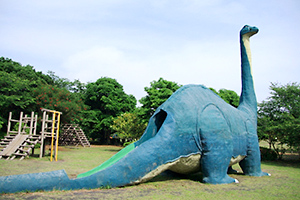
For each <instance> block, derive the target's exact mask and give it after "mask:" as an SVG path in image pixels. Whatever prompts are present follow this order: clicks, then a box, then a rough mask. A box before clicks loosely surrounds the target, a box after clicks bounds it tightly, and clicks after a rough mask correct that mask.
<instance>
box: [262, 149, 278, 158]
mask: <svg viewBox="0 0 300 200" xmlns="http://www.w3.org/2000/svg"><path fill="white" fill-rule="evenodd" d="M260 155H261V160H264V161H265V160H276V159H277V154H276V152H275V151H274V150H273V149H268V148H266V147H260Z"/></svg>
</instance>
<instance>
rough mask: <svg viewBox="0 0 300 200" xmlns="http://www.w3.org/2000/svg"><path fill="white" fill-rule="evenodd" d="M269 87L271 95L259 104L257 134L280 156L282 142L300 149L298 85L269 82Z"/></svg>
mask: <svg viewBox="0 0 300 200" xmlns="http://www.w3.org/2000/svg"><path fill="white" fill-rule="evenodd" d="M270 89H271V95H272V96H271V97H269V98H268V101H263V102H262V103H261V104H259V110H258V136H259V138H260V139H265V140H267V141H268V143H269V145H270V146H271V147H273V148H274V150H275V151H276V152H277V154H278V156H279V158H282V155H283V153H284V151H285V147H284V144H286V145H287V146H288V147H290V148H292V149H295V150H297V151H299V150H300V148H299V147H300V85H299V84H297V83H291V84H287V85H284V86H282V85H279V84H274V83H271V86H270ZM277 145H279V146H277Z"/></svg>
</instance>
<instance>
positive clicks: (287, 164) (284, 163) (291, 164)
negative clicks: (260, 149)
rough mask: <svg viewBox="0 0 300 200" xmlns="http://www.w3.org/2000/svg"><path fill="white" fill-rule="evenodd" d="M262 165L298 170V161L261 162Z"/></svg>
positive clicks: (299, 166) (299, 165)
mask: <svg viewBox="0 0 300 200" xmlns="http://www.w3.org/2000/svg"><path fill="white" fill-rule="evenodd" d="M262 163H263V164H265V165H271V166H280V167H293V168H300V161H299V160H276V161H262Z"/></svg>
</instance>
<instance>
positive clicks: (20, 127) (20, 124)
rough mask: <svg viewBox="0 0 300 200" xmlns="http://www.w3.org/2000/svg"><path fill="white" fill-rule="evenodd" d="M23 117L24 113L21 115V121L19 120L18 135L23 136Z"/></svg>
mask: <svg viewBox="0 0 300 200" xmlns="http://www.w3.org/2000/svg"><path fill="white" fill-rule="evenodd" d="M22 117H23V112H21V113H20V120H19V128H18V134H21V131H22V121H23V120H22Z"/></svg>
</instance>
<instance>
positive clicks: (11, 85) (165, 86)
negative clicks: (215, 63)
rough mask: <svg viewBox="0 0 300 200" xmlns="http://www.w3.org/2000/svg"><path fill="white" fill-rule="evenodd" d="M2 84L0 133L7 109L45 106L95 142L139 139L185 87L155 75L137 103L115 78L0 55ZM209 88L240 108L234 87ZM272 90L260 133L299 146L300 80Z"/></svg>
mask: <svg viewBox="0 0 300 200" xmlns="http://www.w3.org/2000/svg"><path fill="white" fill-rule="evenodd" d="M0 86H1V87H0V137H3V136H4V135H5V134H6V130H7V118H8V113H9V112H13V114H14V116H15V119H17V118H18V115H19V113H20V112H21V111H23V112H25V113H30V112H32V111H35V112H41V111H40V108H47V109H52V110H58V111H60V112H63V115H62V116H61V121H62V123H76V124H79V125H80V126H81V128H82V129H83V130H84V132H85V133H86V134H87V136H88V137H89V139H90V140H91V142H94V143H98V144H109V143H111V142H112V141H116V140H118V141H120V140H121V141H122V143H123V142H126V141H127V142H130V141H131V140H136V139H138V138H139V137H140V136H141V135H142V134H143V132H144V130H145V128H146V126H147V122H148V120H149V119H150V117H151V115H152V114H153V113H154V112H155V110H156V108H157V107H158V106H160V105H161V104H162V103H163V102H165V101H166V100H167V99H168V98H169V97H170V96H171V95H172V94H173V93H174V92H175V91H176V90H177V89H179V88H180V87H181V85H180V84H178V83H176V82H172V81H168V80H165V79H163V78H159V79H158V80H157V81H156V80H154V81H152V82H151V83H150V86H149V87H144V90H145V92H146V93H147V94H146V96H145V97H142V98H141V99H140V100H139V102H140V104H141V106H140V107H137V106H136V105H137V99H136V98H135V97H134V96H133V95H130V94H126V93H125V92H124V90H123V86H122V85H121V84H119V83H118V82H117V80H115V79H113V78H109V77H101V78H99V79H98V80H96V81H95V82H90V83H86V84H85V83H81V82H80V81H79V80H74V81H69V80H68V79H66V78H61V77H59V76H57V75H55V73H54V72H51V71H49V72H48V73H47V74H43V73H42V72H38V71H36V70H35V69H34V67H33V66H30V65H26V66H22V65H21V64H20V63H18V62H15V61H13V60H11V59H8V58H4V57H1V58H0ZM210 89H211V90H212V91H213V92H215V93H216V94H217V95H219V96H220V97H221V98H222V99H223V100H224V101H226V102H227V103H229V104H230V105H232V106H234V107H238V105H239V96H238V95H237V94H236V93H235V92H234V91H232V90H227V89H221V90H219V91H216V90H215V89H213V88H210ZM271 90H272V91H273V93H271V94H272V96H271V97H270V98H269V100H268V101H264V102H263V103H261V104H259V112H258V114H259V117H258V133H259V138H260V139H262V140H266V141H268V142H269V143H270V147H271V148H276V150H278V144H287V145H288V146H289V147H292V148H295V149H297V148H298V149H297V150H298V151H299V141H300V138H299V112H300V108H299V107H300V106H299V104H300V103H299V102H300V101H299V100H300V97H299V93H300V92H299V91H300V88H299V85H298V84H296V83H292V84H288V85H286V86H281V85H279V84H277V85H276V84H272V85H271ZM285 93H287V94H289V95H287V94H285ZM39 116H42V115H41V113H39ZM39 120H41V119H40V118H39ZM297 139H298V141H295V140H297ZM297 145H298V146H297ZM280 151H282V149H281V150H280ZM278 152H279V151H278ZM279 154H280V153H278V155H279Z"/></svg>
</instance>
